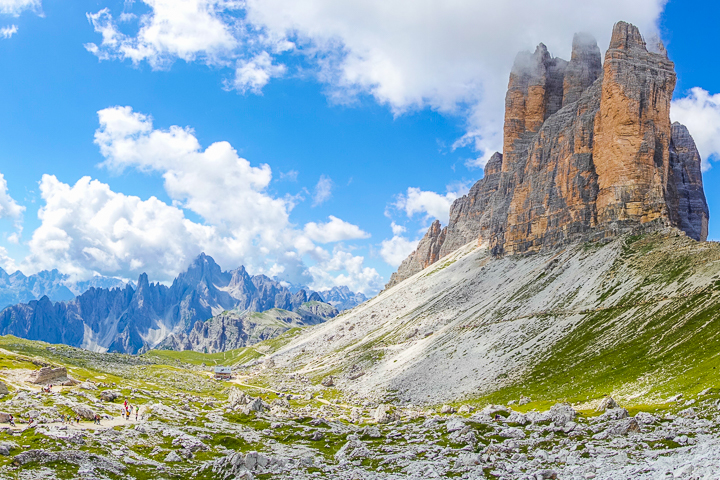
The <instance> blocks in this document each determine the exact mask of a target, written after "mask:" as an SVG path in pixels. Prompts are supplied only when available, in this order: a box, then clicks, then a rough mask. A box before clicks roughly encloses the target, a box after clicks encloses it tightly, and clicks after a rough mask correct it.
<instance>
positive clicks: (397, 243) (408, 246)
mask: <svg viewBox="0 0 720 480" xmlns="http://www.w3.org/2000/svg"><path fill="white" fill-rule="evenodd" d="M419 241H420V239H417V240H409V239H408V238H406V237H403V236H402V235H400V234H395V235H393V237H392V238H391V239H389V240H383V241H382V243H381V245H380V256H381V257H382V259H383V260H385V262H386V263H387V264H388V265H390V266H392V267H394V268H397V267H398V266H400V264H401V263H402V261H403V260H405V259H406V258H407V257H408V255H410V254H411V253H412V252H413V251H415V248H416V247H417V244H418V242H419Z"/></svg>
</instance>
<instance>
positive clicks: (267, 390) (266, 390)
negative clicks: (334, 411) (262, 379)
mask: <svg viewBox="0 0 720 480" xmlns="http://www.w3.org/2000/svg"><path fill="white" fill-rule="evenodd" d="M228 382H230V383H234V384H236V385H240V386H243V387H248V388H255V389H258V390H263V391H265V392H272V393H274V394H275V395H287V393H285V392H278V391H276V390H273V389H271V388H265V387H260V386H258V385H250V384H249V383H243V382H241V381H240V380H239V379H235V378H232V379H230V380H228ZM295 395H296V394H295ZM313 400H317V401H318V402H320V403H324V404H325V405H331V406H334V407H344V408H348V409H350V408H353V407H352V406H351V405H346V404H344V403H331V402H328V401H327V400H325V399H324V398H318V397H315V398H313Z"/></svg>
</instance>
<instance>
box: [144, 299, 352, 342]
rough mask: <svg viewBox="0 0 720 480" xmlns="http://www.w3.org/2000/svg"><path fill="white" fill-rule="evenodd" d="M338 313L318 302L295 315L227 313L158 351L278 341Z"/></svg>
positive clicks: (176, 336)
mask: <svg viewBox="0 0 720 480" xmlns="http://www.w3.org/2000/svg"><path fill="white" fill-rule="evenodd" d="M300 291H301V292H304V291H303V290H300ZM337 314H338V310H337V309H336V308H335V307H333V306H332V305H329V304H327V303H323V302H318V301H309V302H305V303H303V304H302V305H300V306H299V307H297V309H296V310H295V311H294V312H290V311H288V310H283V309H281V308H273V309H270V310H266V311H264V312H250V311H247V310H246V311H240V312H239V311H226V312H223V313H221V314H219V315H216V316H214V317H212V318H211V319H209V320H206V321H204V322H202V321H200V320H198V321H197V322H195V325H193V328H192V329H191V330H190V331H188V332H180V333H177V334H172V335H170V336H168V337H167V338H165V340H163V341H162V342H161V343H160V344H159V345H158V346H157V347H156V348H157V349H169V350H181V351H182V350H194V351H196V352H203V353H217V352H226V351H228V350H233V349H236V348H241V347H245V346H249V345H253V344H255V343H258V342H261V341H263V340H268V339H271V338H275V337H277V336H279V335H281V334H283V333H285V332H286V331H288V330H290V329H291V328H297V327H306V326H308V325H317V324H318V323H322V322H324V321H326V320H328V319H330V318H333V317H334V316H336V315H337Z"/></svg>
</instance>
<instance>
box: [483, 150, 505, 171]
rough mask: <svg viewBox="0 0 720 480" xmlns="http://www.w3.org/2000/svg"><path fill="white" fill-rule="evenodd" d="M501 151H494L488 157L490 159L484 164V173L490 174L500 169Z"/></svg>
mask: <svg viewBox="0 0 720 480" xmlns="http://www.w3.org/2000/svg"><path fill="white" fill-rule="evenodd" d="M502 159H503V156H502V153H500V152H495V153H493V154H492V157H490V160H488V162H487V163H486V164H485V175H492V174H494V173H500V172H501V171H502Z"/></svg>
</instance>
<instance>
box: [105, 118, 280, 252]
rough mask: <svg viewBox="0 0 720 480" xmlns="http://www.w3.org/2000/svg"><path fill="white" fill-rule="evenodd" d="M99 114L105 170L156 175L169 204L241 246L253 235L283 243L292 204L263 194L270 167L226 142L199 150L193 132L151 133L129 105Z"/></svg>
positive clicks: (147, 122)
mask: <svg viewBox="0 0 720 480" xmlns="http://www.w3.org/2000/svg"><path fill="white" fill-rule="evenodd" d="M98 116H99V119H100V128H99V129H98V130H97V132H96V133H95V143H97V145H98V146H99V147H100V152H101V153H102V154H103V156H104V157H105V158H106V161H105V162H104V164H105V165H106V166H107V167H109V168H111V169H115V170H120V171H121V170H123V169H124V168H127V167H135V168H137V169H139V170H144V171H155V172H159V173H160V174H162V176H163V179H164V180H165V189H166V190H167V192H168V194H169V195H170V197H171V198H172V199H173V200H175V201H176V202H178V203H179V204H181V205H182V206H183V207H184V208H187V209H189V210H192V211H193V212H195V213H197V214H198V215H201V216H202V217H203V218H204V219H205V220H206V221H208V222H209V223H211V224H213V225H216V226H217V227H218V228H219V229H220V231H221V232H222V233H223V234H227V233H228V232H231V231H232V232H233V233H234V234H235V236H236V238H237V240H238V242H240V243H243V244H247V245H249V244H251V243H252V242H253V239H254V238H256V237H257V238H260V239H261V240H262V241H263V243H264V244H265V245H269V246H272V245H277V244H278V242H281V241H282V232H283V230H284V229H286V228H287V227H288V226H289V222H288V211H289V209H290V206H289V204H288V202H287V201H286V200H285V199H279V198H273V197H272V196H271V195H269V194H268V193H267V187H268V185H269V184H270V181H271V179H272V172H271V169H270V166H268V165H265V164H263V165H259V166H252V165H250V162H248V161H247V160H246V159H244V158H241V157H239V156H238V154H237V152H236V151H235V149H233V148H232V146H231V145H230V144H229V143H228V142H216V143H213V144H212V145H210V146H209V147H208V148H207V149H205V150H202V148H201V147H200V143H199V142H198V140H197V138H196V137H195V135H194V132H193V131H192V129H190V128H182V127H178V126H172V127H170V128H169V129H167V130H162V129H154V128H153V124H152V119H151V118H150V117H149V116H147V115H143V114H141V113H138V112H134V111H133V110H132V108H130V107H111V108H106V109H104V110H100V111H99V112H98Z"/></svg>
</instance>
